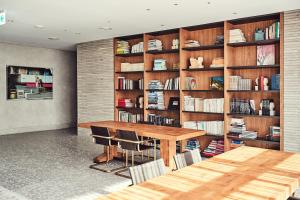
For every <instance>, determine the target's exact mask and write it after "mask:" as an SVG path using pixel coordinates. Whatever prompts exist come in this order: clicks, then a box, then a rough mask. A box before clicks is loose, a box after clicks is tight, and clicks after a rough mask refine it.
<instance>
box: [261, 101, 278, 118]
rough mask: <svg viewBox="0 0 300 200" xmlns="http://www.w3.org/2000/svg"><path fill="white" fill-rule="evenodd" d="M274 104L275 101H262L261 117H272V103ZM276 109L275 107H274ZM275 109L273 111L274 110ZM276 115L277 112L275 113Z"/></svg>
mask: <svg viewBox="0 0 300 200" xmlns="http://www.w3.org/2000/svg"><path fill="white" fill-rule="evenodd" d="M271 102H274V101H273V99H262V100H261V102H260V104H259V106H260V110H259V115H261V116H262V115H264V116H271V115H270V111H271V110H270V103H271ZM274 108H275V105H274ZM274 108H273V109H274ZM274 114H275V111H274Z"/></svg>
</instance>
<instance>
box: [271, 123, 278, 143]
mask: <svg viewBox="0 0 300 200" xmlns="http://www.w3.org/2000/svg"><path fill="white" fill-rule="evenodd" d="M270 139H271V140H272V141H277V142H279V141H280V127H279V126H270Z"/></svg>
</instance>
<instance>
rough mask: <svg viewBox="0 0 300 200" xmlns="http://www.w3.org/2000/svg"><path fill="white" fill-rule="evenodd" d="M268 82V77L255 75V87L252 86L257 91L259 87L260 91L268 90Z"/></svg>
mask: <svg viewBox="0 0 300 200" xmlns="http://www.w3.org/2000/svg"><path fill="white" fill-rule="evenodd" d="M268 83H269V79H268V77H264V76H260V77H257V78H256V79H255V87H254V89H255V91H258V90H259V89H260V90H261V91H268V90H269V86H268Z"/></svg>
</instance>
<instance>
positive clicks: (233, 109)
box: [230, 98, 255, 115]
mask: <svg viewBox="0 0 300 200" xmlns="http://www.w3.org/2000/svg"><path fill="white" fill-rule="evenodd" d="M230 113H234V114H246V115H255V101H254V100H250V99H235V98H234V99H230Z"/></svg>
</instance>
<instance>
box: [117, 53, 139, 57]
mask: <svg viewBox="0 0 300 200" xmlns="http://www.w3.org/2000/svg"><path fill="white" fill-rule="evenodd" d="M143 55H144V53H124V54H115V56H117V57H133V56H143Z"/></svg>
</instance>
